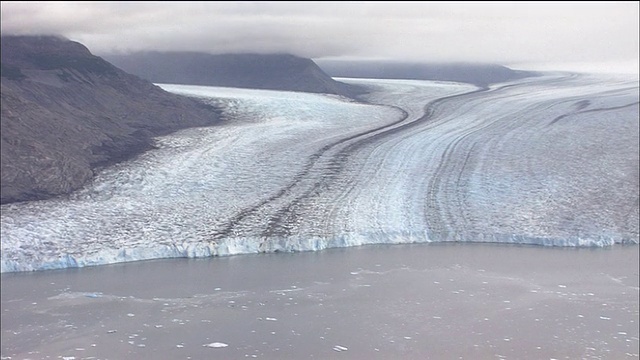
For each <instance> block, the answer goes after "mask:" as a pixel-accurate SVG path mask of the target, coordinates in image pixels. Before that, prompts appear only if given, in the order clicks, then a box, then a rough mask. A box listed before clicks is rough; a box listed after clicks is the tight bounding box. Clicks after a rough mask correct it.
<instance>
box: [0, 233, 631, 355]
mask: <svg viewBox="0 0 640 360" xmlns="http://www.w3.org/2000/svg"><path fill="white" fill-rule="evenodd" d="M638 260H639V259H638V246H637V245H615V246H612V247H605V248H559V247H543V246H528V245H503V244H470V243H466V244H456V243H441V244H413V245H370V246H362V247H353V248H344V249H329V250H324V251H318V252H301V253H271V254H254V255H238V256H227V257H212V258H204V259H166V260H152V261H140V262H130V263H122V264H113V265H105V266H97V267H87V268H81V269H77V268H70V269H61V270H50V271H38V272H19V273H4V274H2V318H1V321H2V359H247V358H249V359H251V358H259V359H627V358H628V359H633V358H636V359H637V358H638V346H639V343H638V337H639V334H638V324H639V319H638V315H639V309H638V307H639V305H638V304H639V298H638V286H639V283H638Z"/></svg>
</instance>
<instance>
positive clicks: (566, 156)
mask: <svg viewBox="0 0 640 360" xmlns="http://www.w3.org/2000/svg"><path fill="white" fill-rule="evenodd" d="M342 80H343V81H348V82H352V83H356V84H361V85H366V86H368V87H370V88H371V89H372V92H371V93H370V94H369V95H368V98H367V100H368V101H369V102H370V104H362V103H357V102H353V101H350V100H348V99H344V98H340V97H335V96H327V95H322V94H307V93H294V92H278V91H264V90H246V89H231V88H219V87H201V86H186V85H161V86H162V87H163V88H164V89H166V90H168V91H170V92H174V93H178V94H183V95H188V96H195V97H198V98H201V99H203V100H204V101H205V102H209V103H211V104H214V105H217V106H220V107H221V108H222V109H223V111H224V114H225V118H226V120H225V121H224V122H222V123H221V124H220V125H219V126H214V127H209V128H194V129H188V130H183V131H181V132H178V133H175V134H172V135H169V136H165V137H162V138H158V139H157V144H158V147H159V149H157V150H154V151H150V152H148V153H145V154H143V155H141V156H139V157H138V158H136V159H135V160H132V161H129V162H126V163H122V164H119V165H117V166H114V167H111V168H107V169H105V170H103V171H102V172H100V173H99V175H98V176H97V177H96V178H95V180H94V181H93V183H91V184H90V185H88V186H86V187H85V188H84V189H82V190H80V191H77V192H75V193H73V194H71V195H70V196H66V197H60V198H56V199H51V200H46V201H37V202H26V203H16V204H9V205H3V206H2V208H1V210H2V212H1V232H2V272H16V271H29V270H42V269H55V268H66V267H83V266H89V265H99V264H110V263H117V262H125V261H134V260H143V259H156V258H173V257H207V256H216V255H218V256H222V255H231V254H245V253H259V252H276V251H307V250H319V249H325V248H334V247H347V246H356V245H363V244H383V243H384V244H392V243H419V242H444V241H460V242H499V243H519V244H538V245H545V246H579V247H603V246H615V244H620V243H638V241H639V228H638V227H639V224H638V219H639V213H638V211H639V210H638V208H639V202H638V201H639V178H640V176H639V152H640V149H639V125H638V114H639V108H638V97H639V96H638V80H637V78H636V79H633V78H631V79H629V78H624V77H616V76H613V75H606V76H605V75H601V76H600V75H599V76H595V75H573V74H548V75H546V76H542V77H537V78H531V79H524V80H519V81H516V82H513V83H506V84H497V85H494V86H491V87H490V88H488V89H479V88H476V87H474V86H471V85H467V84H458V83H447V82H430V81H405V80H403V81H399V80H355V79H342Z"/></svg>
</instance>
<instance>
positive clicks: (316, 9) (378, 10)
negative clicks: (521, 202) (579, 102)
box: [0, 1, 639, 73]
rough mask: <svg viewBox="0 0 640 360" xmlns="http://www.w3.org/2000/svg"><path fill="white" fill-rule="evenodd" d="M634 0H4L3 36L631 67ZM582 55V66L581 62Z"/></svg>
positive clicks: (98, 45) (113, 48) (102, 49)
mask: <svg viewBox="0 0 640 360" xmlns="http://www.w3.org/2000/svg"><path fill="white" fill-rule="evenodd" d="M638 12H639V3H638V2H637V1H633V2H607V3H604V2H601V3H593V2H583V3H572V2H566V3H558V2H527V3H498V2H485V3H477V2H218V1H216V2H180V3H177V2H157V3H154V2H137V3H131V2H80V3H78V2H17V1H11V2H4V1H3V2H2V11H1V14H2V19H1V20H2V21H1V22H0V24H1V26H2V34H4V35H6V34H60V35H63V36H66V37H67V38H70V39H71V40H75V41H78V42H81V43H83V44H84V45H86V46H87V47H88V48H89V49H90V50H91V51H92V52H93V53H95V54H98V55H102V54H105V53H109V52H122V51H136V50H162V51H167V50H172V51H183V50H189V51H203V52H209V53H227V52H259V53H270V52H279V53H282V52H286V53H292V54H295V55H299V56H304V57H310V58H314V59H318V58H326V57H329V58H336V57H347V58H385V59H397V60H411V61H479V62H496V63H501V64H505V65H511V66H514V65H515V67H521V68H523V67H524V68H526V67H528V68H558V69H560V70H564V69H567V68H572V69H576V70H580V67H582V68H584V69H587V70H588V69H590V68H594V67H596V68H597V69H599V70H616V71H618V70H619V71H626V72H629V71H633V72H635V73H637V72H638V31H639V22H638V18H639V16H638ZM580 64H582V65H580Z"/></svg>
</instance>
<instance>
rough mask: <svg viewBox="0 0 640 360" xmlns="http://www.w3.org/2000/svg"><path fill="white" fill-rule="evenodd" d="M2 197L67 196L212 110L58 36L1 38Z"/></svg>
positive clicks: (210, 119) (210, 117)
mask: <svg viewBox="0 0 640 360" xmlns="http://www.w3.org/2000/svg"><path fill="white" fill-rule="evenodd" d="M1 46H2V49H1V64H2V83H1V87H2V88H1V128H0V145H1V155H0V167H1V180H2V181H1V199H0V200H1V202H2V203H3V204H4V203H10V202H15V201H26V200H37V199H44V198H48V197H52V196H55V195H59V194H66V193H69V192H71V191H73V190H75V189H77V188H79V187H81V186H82V185H83V184H85V183H86V182H87V181H88V180H90V179H91V178H92V176H93V175H94V170H95V169H96V168H98V167H101V166H105V165H109V164H112V163H115V162H118V161H121V160H123V159H126V158H129V157H132V156H134V155H136V154H139V153H140V152H142V151H144V150H147V149H150V148H152V147H153V140H152V138H153V137H154V136H158V135H162V134H167V133H169V132H172V131H175V130H178V129H181V128H186V127H193V126H206V125H211V124H214V123H215V122H216V121H217V120H218V119H219V113H218V112H217V111H216V109H215V108H213V107H211V106H208V105H205V104H203V103H200V102H198V101H196V100H194V99H190V98H186V97H181V96H177V95H174V94H170V93H168V92H166V91H164V90H162V89H160V88H159V87H157V86H155V85H153V84H152V83H150V82H148V81H146V80H142V79H140V78H138V77H136V76H134V75H130V74H128V73H126V72H124V71H122V70H120V69H119V68H117V67H115V66H113V65H112V64H110V63H109V62H107V61H105V60H104V59H102V58H100V57H98V56H94V55H93V54H91V52H90V51H89V50H88V49H87V48H86V47H84V46H83V45H82V44H79V43H77V42H73V41H69V40H67V39H63V38H60V37H55V36H2V38H1Z"/></svg>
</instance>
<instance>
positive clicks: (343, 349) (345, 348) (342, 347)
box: [333, 345, 349, 352]
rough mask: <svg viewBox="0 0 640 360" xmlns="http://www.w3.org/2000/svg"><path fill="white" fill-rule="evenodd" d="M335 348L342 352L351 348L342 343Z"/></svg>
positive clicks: (334, 348)
mask: <svg viewBox="0 0 640 360" xmlns="http://www.w3.org/2000/svg"><path fill="white" fill-rule="evenodd" d="M333 350H335V351H337V352H340V351H347V350H349V348H347V347H345V346H341V345H336V346H334V347H333Z"/></svg>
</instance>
